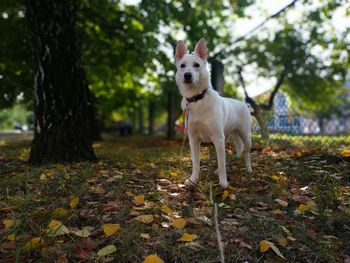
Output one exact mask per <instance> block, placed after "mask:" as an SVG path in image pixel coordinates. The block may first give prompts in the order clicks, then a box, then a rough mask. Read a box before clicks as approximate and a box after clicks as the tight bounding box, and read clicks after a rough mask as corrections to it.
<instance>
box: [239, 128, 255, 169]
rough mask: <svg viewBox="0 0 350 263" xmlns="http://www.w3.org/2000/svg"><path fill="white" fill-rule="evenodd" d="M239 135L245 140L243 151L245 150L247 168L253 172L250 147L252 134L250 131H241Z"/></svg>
mask: <svg viewBox="0 0 350 263" xmlns="http://www.w3.org/2000/svg"><path fill="white" fill-rule="evenodd" d="M239 135H240V137H241V139H242V142H243V152H244V159H245V165H246V169H247V172H248V173H251V172H252V171H253V170H252V164H251V160H250V148H251V147H252V134H251V132H250V131H248V132H244V133H243V132H240V133H239Z"/></svg>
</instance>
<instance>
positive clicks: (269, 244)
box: [259, 240, 286, 259]
mask: <svg viewBox="0 0 350 263" xmlns="http://www.w3.org/2000/svg"><path fill="white" fill-rule="evenodd" d="M270 248H271V249H272V250H273V251H274V252H275V253H276V254H277V255H278V256H279V257H281V258H283V259H286V258H285V257H284V256H283V255H282V253H281V252H280V250H279V249H278V248H277V247H276V246H275V244H274V243H272V242H270V241H267V240H262V241H260V243H259V250H260V252H261V253H264V252H266V251H267V250H269V249H270Z"/></svg>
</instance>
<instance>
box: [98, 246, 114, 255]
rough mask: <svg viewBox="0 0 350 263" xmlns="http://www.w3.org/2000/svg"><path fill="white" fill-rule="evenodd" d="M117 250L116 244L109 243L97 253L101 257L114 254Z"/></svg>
mask: <svg viewBox="0 0 350 263" xmlns="http://www.w3.org/2000/svg"><path fill="white" fill-rule="evenodd" d="M116 251H117V248H116V247H115V245H108V246H105V247H103V248H101V249H100V250H99V251H98V252H97V254H98V256H99V257H104V256H108V255H110V254H113V253H114V252H116Z"/></svg>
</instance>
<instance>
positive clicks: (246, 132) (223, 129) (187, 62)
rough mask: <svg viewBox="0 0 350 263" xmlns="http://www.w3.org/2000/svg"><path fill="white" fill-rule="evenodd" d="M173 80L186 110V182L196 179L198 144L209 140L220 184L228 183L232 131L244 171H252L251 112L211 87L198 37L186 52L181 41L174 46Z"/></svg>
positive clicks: (202, 44) (202, 45) (205, 53)
mask: <svg viewBox="0 0 350 263" xmlns="http://www.w3.org/2000/svg"><path fill="white" fill-rule="evenodd" d="M176 68H177V72H176V83H177V85H178V87H179V90H180V93H181V95H182V96H183V99H182V102H181V106H182V109H183V110H187V114H188V115H187V117H186V119H187V121H185V125H186V131H187V134H188V137H189V142H190V147H191V155H192V175H191V177H190V179H189V180H186V182H185V184H187V185H190V184H196V183H197V182H198V180H199V148H200V143H201V142H209V141H211V142H212V143H213V144H214V146H215V150H216V155H217V159H218V173H219V180H220V185H221V186H222V187H223V188H226V187H227V186H228V183H227V176H226V158H225V139H226V138H227V137H228V136H229V135H230V134H233V135H234V143H235V149H236V153H237V155H240V154H241V153H242V152H244V157H245V163H246V169H247V172H249V173H251V172H252V168H251V163H250V153H249V151H250V148H251V122H252V121H251V116H250V112H249V109H248V107H247V106H246V105H245V104H244V103H243V102H241V101H238V100H234V99H230V98H223V97H220V96H219V94H218V93H217V92H216V91H215V90H214V89H213V88H212V86H211V84H210V81H209V72H208V69H207V47H206V43H205V40H204V39H201V40H199V42H198V43H197V45H196V48H195V50H194V52H193V53H191V54H189V53H188V52H187V48H186V46H185V44H184V42H182V41H178V42H177V46H176Z"/></svg>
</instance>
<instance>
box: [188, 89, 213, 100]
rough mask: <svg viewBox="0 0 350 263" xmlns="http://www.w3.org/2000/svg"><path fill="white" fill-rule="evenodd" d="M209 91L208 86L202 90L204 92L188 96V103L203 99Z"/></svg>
mask: <svg viewBox="0 0 350 263" xmlns="http://www.w3.org/2000/svg"><path fill="white" fill-rule="evenodd" d="M207 91H208V89H207V88H206V89H204V90H203V91H202V93H200V94H197V95H195V96H193V97H191V98H186V101H187V103H191V102H196V101H199V100H201V99H203V98H204V95H205V93H207Z"/></svg>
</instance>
